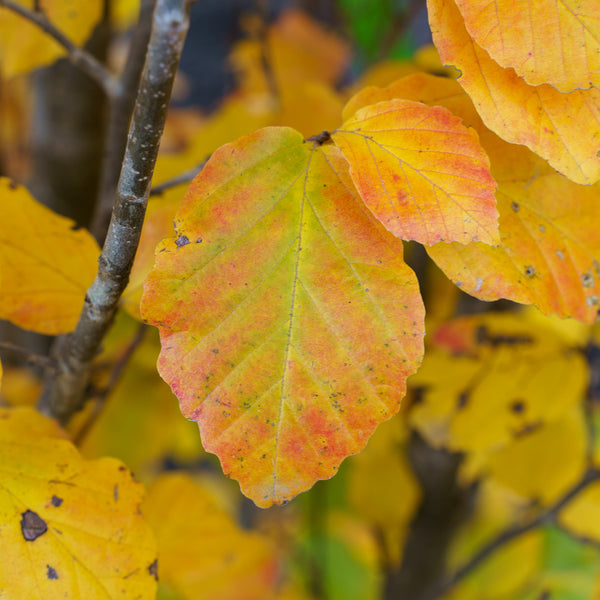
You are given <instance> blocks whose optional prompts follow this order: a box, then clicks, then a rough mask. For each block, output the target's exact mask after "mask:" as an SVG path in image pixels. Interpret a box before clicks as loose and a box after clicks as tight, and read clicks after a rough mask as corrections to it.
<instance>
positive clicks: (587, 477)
mask: <svg viewBox="0 0 600 600" xmlns="http://www.w3.org/2000/svg"><path fill="white" fill-rule="evenodd" d="M599 479H600V469H595V468H590V469H588V470H587V471H586V473H585V474H584V475H583V477H582V478H581V480H580V481H579V482H578V483H577V484H576V485H574V486H573V487H572V488H571V489H570V490H569V491H568V492H567V493H566V494H565V495H564V496H563V497H562V498H561V499H560V500H558V501H557V502H556V503H555V504H553V505H552V506H551V507H550V508H548V509H546V510H545V511H543V512H541V513H540V514H539V515H538V516H537V517H535V518H533V519H531V520H530V521H528V522H526V523H523V524H522V525H516V526H514V527H510V528H509V529H507V530H506V531H503V532H502V533H500V534H499V535H498V536H497V537H496V538H494V539H493V540H492V541H491V542H489V543H488V544H486V545H485V546H484V547H483V548H481V549H480V550H479V551H478V552H477V553H476V554H475V555H474V556H472V557H471V558H470V559H469V560H468V561H467V562H466V563H465V564H464V565H463V566H462V567H460V568H459V569H457V570H456V571H455V572H454V573H453V574H452V575H451V576H450V577H449V578H448V579H446V580H445V581H443V582H442V583H441V584H440V585H438V586H436V587H435V588H434V589H433V590H432V591H431V593H430V594H428V595H427V596H426V598H427V599H428V600H435V599H436V598H439V597H441V596H442V595H443V594H445V593H446V592H448V591H449V590H450V589H452V588H453V587H454V586H455V585H457V584H458V583H460V582H461V581H462V580H463V579H464V578H465V577H467V576H468V575H469V574H470V573H471V572H473V571H474V570H475V569H476V568H477V567H478V566H479V565H480V563H482V562H483V561H484V560H485V559H486V558H488V557H489V556H491V555H492V554H494V552H496V551H498V550H499V549H500V548H502V547H503V546H504V545H506V544H507V543H508V542H510V541H512V540H514V539H515V538H517V537H519V536H521V535H523V534H524V533H527V532H528V531H531V530H532V529H535V528H536V527H539V526H540V525H544V524H545V523H548V522H552V521H553V520H554V519H555V518H556V516H557V515H558V513H559V512H560V511H561V510H562V509H563V508H564V507H565V506H566V505H567V504H568V503H569V502H571V500H573V498H575V497H576V496H577V495H578V494H579V493H580V492H581V491H582V490H584V489H585V488H586V487H588V485H590V484H591V483H594V482H595V481H598V480H599Z"/></svg>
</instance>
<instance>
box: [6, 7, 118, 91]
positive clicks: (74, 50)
mask: <svg viewBox="0 0 600 600" xmlns="http://www.w3.org/2000/svg"><path fill="white" fill-rule="evenodd" d="M0 7H4V8H7V9H8V10H11V11H12V12H14V13H16V14H18V15H20V16H21V17H23V18H24V19H27V20H28V21H29V22H30V23H33V24H34V25H36V26H37V27H39V28H40V29H41V30H42V31H44V33H47V34H48V35H49V36H50V37H51V38H52V39H54V40H55V41H56V42H58V43H59V44H60V45H61V46H62V47H63V48H64V49H65V50H66V51H67V56H68V58H69V60H70V61H71V62H72V63H73V64H74V65H76V66H77V67H79V68H80V69H81V70H82V71H83V72H84V73H86V74H87V75H89V76H90V77H91V78H92V79H93V80H94V81H95V82H96V83H97V84H98V85H99V86H100V87H101V88H102V89H103V90H104V93H105V94H106V95H107V96H108V97H109V98H110V97H112V96H114V95H115V94H117V90H118V81H117V79H116V78H115V77H113V76H112V75H111V74H110V73H109V72H108V71H107V70H106V69H105V68H104V65H102V63H101V62H100V61H98V60H97V59H96V58H95V57H94V56H93V55H92V54H90V53H89V52H87V51H86V50H84V49H83V48H79V46H76V45H75V44H74V43H73V42H72V41H71V40H70V39H69V38H68V37H67V36H66V35H65V34H64V33H62V31H60V30H59V29H57V28H56V27H55V26H54V25H53V24H52V23H51V22H50V21H49V20H48V18H47V17H46V15H45V14H44V13H43V12H42V11H40V10H30V9H28V8H26V7H24V6H23V5H22V4H19V3H17V2H15V0H0Z"/></svg>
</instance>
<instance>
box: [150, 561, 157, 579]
mask: <svg viewBox="0 0 600 600" xmlns="http://www.w3.org/2000/svg"><path fill="white" fill-rule="evenodd" d="M148 573H150V575H152V577H154V579H155V580H156V581H158V559H156V560H155V561H154V562H153V563H152V564H151V565H150V566H149V567H148Z"/></svg>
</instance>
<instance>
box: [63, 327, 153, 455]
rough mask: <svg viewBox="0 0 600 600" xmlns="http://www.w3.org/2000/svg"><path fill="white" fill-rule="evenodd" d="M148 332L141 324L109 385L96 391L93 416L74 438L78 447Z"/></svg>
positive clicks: (114, 369) (122, 355)
mask: <svg viewBox="0 0 600 600" xmlns="http://www.w3.org/2000/svg"><path fill="white" fill-rule="evenodd" d="M147 330H148V326H147V325H145V324H144V323H140V326H139V327H138V330H137V332H136V334H135V336H134V337H133V339H132V340H131V342H130V343H129V344H128V345H127V348H125V351H124V352H123V354H121V356H120V358H119V360H117V362H116V363H115V364H114V366H113V369H112V371H111V373H110V377H109V379H108V383H107V384H106V385H105V386H104V387H103V388H102V389H99V390H96V392H95V393H94V396H93V399H94V400H95V406H94V408H93V410H92V412H91V414H90V415H89V416H88V418H87V419H86V422H85V423H84V425H83V427H82V428H81V429H80V430H79V431H78V432H77V435H76V436H75V437H74V439H73V442H74V443H75V445H76V446H79V445H80V444H81V443H82V442H83V440H84V439H85V437H86V436H87V434H88V433H89V432H90V429H91V428H92V425H93V424H94V423H95V422H96V419H97V418H98V416H99V415H100V413H101V412H102V408H103V407H104V404H105V402H106V399H107V398H108V397H109V396H110V395H111V393H112V391H113V390H114V389H115V387H116V386H117V383H118V382H119V381H120V379H121V375H123V371H124V370H125V367H126V366H127V365H128V364H129V361H130V360H131V357H132V356H133V354H134V352H135V351H136V350H137V348H138V346H139V345H140V344H141V343H142V342H143V341H144V336H145V334H146V331H147Z"/></svg>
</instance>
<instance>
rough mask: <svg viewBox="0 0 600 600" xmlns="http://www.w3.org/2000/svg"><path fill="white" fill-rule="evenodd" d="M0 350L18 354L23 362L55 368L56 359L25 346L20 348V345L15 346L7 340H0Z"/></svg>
mask: <svg viewBox="0 0 600 600" xmlns="http://www.w3.org/2000/svg"><path fill="white" fill-rule="evenodd" d="M0 350H6V351H7V352H11V353H12V354H17V355H18V356H20V357H22V358H23V360H24V361H25V362H28V363H30V364H32V365H34V366H36V367H43V368H46V369H56V361H55V360H53V359H52V358H50V357H49V356H42V355H41V354H35V353H33V352H30V351H29V350H27V349H26V348H21V346H15V345H14V344H11V343H9V342H0Z"/></svg>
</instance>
